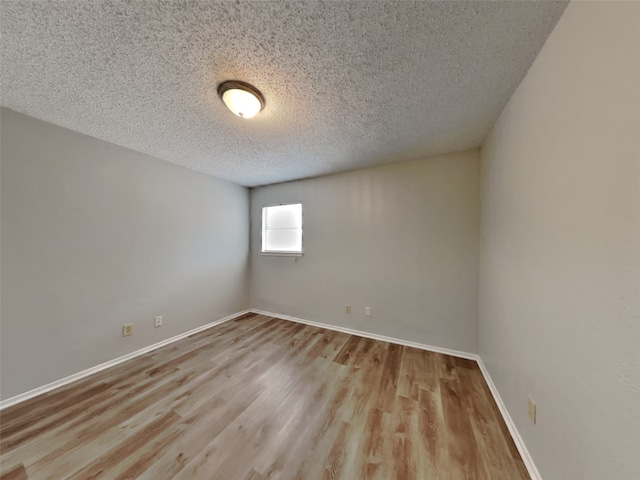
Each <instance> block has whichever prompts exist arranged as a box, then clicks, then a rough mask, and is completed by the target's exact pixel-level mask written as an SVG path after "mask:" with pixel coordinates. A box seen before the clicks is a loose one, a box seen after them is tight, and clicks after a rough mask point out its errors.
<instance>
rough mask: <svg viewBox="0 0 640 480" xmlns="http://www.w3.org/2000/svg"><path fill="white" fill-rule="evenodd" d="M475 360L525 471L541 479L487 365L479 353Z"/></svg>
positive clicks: (534, 478)
mask: <svg viewBox="0 0 640 480" xmlns="http://www.w3.org/2000/svg"><path fill="white" fill-rule="evenodd" d="M476 361H477V362H478V366H479V367H480V371H481V372H482V375H484V379H485V381H486V382H487V385H488V386H489V390H491V394H492V395H493V399H494V400H495V401H496V404H497V405H498V408H499V409H500V413H501V414H502V418H504V423H506V424H507V428H508V429H509V433H511V438H513V442H514V443H515V444H516V448H517V449H518V452H520V456H521V457H522V461H523V462H524V465H525V467H527V471H528V472H529V476H530V477H531V480H542V477H541V476H540V472H539V471H538V468H537V467H536V464H535V463H534V462H533V458H531V454H530V453H529V450H528V449H527V446H526V445H525V443H524V440H522V437H521V436H520V432H518V429H517V427H516V424H515V423H514V422H513V419H512V418H511V415H509V411H508V410H507V407H506V405H505V404H504V402H503V401H502V397H501V396H500V393H499V392H498V388H497V387H496V385H495V383H493V379H492V378H491V375H489V370H487V367H486V366H485V365H484V362H483V361H482V358H480V356H479V355H478V358H477V360H476Z"/></svg>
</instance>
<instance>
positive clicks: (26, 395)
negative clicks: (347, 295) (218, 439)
mask: <svg viewBox="0 0 640 480" xmlns="http://www.w3.org/2000/svg"><path fill="white" fill-rule="evenodd" d="M249 312H250V310H243V311H241V312H237V313H234V314H233V315H229V316H228V317H224V318H221V319H220V320H215V321H213V322H210V323H207V324H206V325H202V326H201V327H197V328H194V329H193V330H189V331H188V332H184V333H181V334H179V335H176V336H175V337H171V338H167V339H166V340H162V341H161V342H158V343H154V344H153V345H149V346H148V347H144V348H141V349H140V350H136V351H135V352H131V353H127V354H126V355H123V356H121V357H118V358H114V359H113V360H109V361H108V362H105V363H101V364H100V365H96V366H95V367H91V368H88V369H86V370H83V371H81V372H78V373H74V374H73V375H69V376H68V377H64V378H61V379H60V380H56V381H55V382H51V383H48V384H46V385H43V386H42V387H38V388H34V389H33V390H29V391H28V392H24V393H21V394H19V395H16V396H15V397H11V398H7V399H6V400H2V401H1V402H0V410H2V409H5V408H7V407H10V406H12V405H16V404H17V403H20V402H24V401H25V400H28V399H30V398H33V397H37V396H38V395H42V394H43V393H47V392H50V391H51V390H54V389H56V388H59V387H62V386H63V385H67V384H69V383H71V382H75V381H76V380H80V379H81V378H84V377H87V376H89V375H91V374H94V373H97V372H100V371H102V370H105V369H107V368H109V367H113V366H115V365H118V364H119V363H122V362H126V361H127V360H131V359H132V358H135V357H139V356H140V355H144V354H145V353H148V352H150V351H152V350H155V349H157V348H160V347H164V346H165V345H168V344H170V343H173V342H176V341H178V340H181V339H183V338H185V337H188V336H189V335H193V334H194V333H198V332H201V331H203V330H206V329H208V328H211V327H215V326H216V325H220V324H221V323H224V322H228V321H229V320H233V319H234V318H238V317H241V316H242V315H245V314H247V313H249Z"/></svg>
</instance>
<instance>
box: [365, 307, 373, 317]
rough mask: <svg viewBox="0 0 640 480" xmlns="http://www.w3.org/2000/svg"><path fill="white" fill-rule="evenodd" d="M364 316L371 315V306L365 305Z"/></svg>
mask: <svg viewBox="0 0 640 480" xmlns="http://www.w3.org/2000/svg"><path fill="white" fill-rule="evenodd" d="M364 316H365V317H370V316H371V307H364Z"/></svg>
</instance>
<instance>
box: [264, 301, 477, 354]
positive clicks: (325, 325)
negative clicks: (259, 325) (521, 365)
mask: <svg viewBox="0 0 640 480" xmlns="http://www.w3.org/2000/svg"><path fill="white" fill-rule="evenodd" d="M251 312H253V313H258V314H260V315H266V316H268V317H275V318H281V319H282V320H289V321H291V322H296V323H304V324H305V325H311V326H312V327H320V328H326V329H327V330H335V331H336V332H342V333H348V334H351V335H356V336H357V337H364V338H371V339H373V340H380V341H382V342H389V343H395V344H397V345H404V346H405V347H413V348H418V349H420V350H429V351H430V352H436V353H444V354H445V355H451V356H453V357H460V358H466V359H468V360H477V359H478V356H477V355H476V354H474V353H467V352H461V351H459V350H450V349H448V348H441V347H434V346H432V345H425V344H423V343H417V342H412V341H410V340H403V339H401V338H394V337H387V336H386V335H378V334H377V333H370V332H364V331H362V330H354V329H352V328H346V327H339V326H337V325H331V324H329V323H321V322H314V321H312V320H305V319H303V318H297V317H290V316H289V315H281V314H279V313H273V312H266V311H264V310H258V309H256V308H252V309H251Z"/></svg>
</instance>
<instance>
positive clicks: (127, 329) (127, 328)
mask: <svg viewBox="0 0 640 480" xmlns="http://www.w3.org/2000/svg"><path fill="white" fill-rule="evenodd" d="M129 335H133V323H127V324H126V325H123V326H122V336H123V337H128V336H129Z"/></svg>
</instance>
